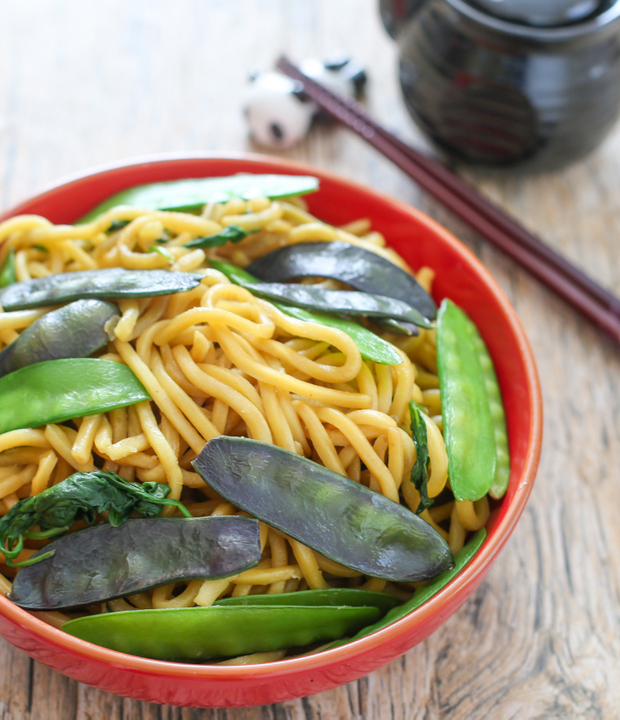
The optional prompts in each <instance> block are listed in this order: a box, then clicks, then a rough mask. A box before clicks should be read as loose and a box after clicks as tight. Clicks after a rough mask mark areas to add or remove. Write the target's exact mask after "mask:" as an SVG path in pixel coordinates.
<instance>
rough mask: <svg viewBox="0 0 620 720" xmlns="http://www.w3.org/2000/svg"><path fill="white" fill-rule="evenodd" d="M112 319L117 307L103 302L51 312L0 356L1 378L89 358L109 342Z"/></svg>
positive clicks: (79, 303)
mask: <svg viewBox="0 0 620 720" xmlns="http://www.w3.org/2000/svg"><path fill="white" fill-rule="evenodd" d="M115 317H116V318H118V317H120V312H119V309H118V307H117V306H116V305H114V304H113V303H109V302H105V301H103V300H76V301H75V302H72V303H70V304H69V305H65V306H64V307H61V308H58V310H52V311H51V312H49V313H47V315H43V317H40V318H39V319H38V320H35V322H33V323H32V325H31V326H30V327H28V328H26V329H25V330H24V331H23V332H22V333H21V334H20V336H19V337H18V338H16V339H15V340H14V341H13V342H12V343H11V344H10V345H9V346H8V347H6V348H5V349H4V350H3V351H2V352H1V353H0V377H2V376H3V375H8V373H11V372H13V371H14V370H19V368H22V367H26V365H34V363H39V362H45V361H46V360H59V359H61V358H84V357H88V356H89V355H92V354H93V353H94V352H95V351H96V350H99V348H102V347H103V346H104V345H106V344H107V342H108V341H109V339H110V338H109V336H108V333H107V332H106V325H107V324H108V323H109V322H110V320H112V318H115Z"/></svg>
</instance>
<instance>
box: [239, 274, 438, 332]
mask: <svg viewBox="0 0 620 720" xmlns="http://www.w3.org/2000/svg"><path fill="white" fill-rule="evenodd" d="M245 287H246V288H247V289H248V290H249V291H250V292H251V293H253V294H254V295H258V296H259V297H263V298H265V299H266V300H276V301H279V302H281V303H284V304H285V305H295V306H296V307H300V308H304V309H305V310H314V311H318V312H332V313H335V314H337V315H354V316H358V317H365V318H373V319H374V318H377V319H391V320H401V321H403V322H407V323H412V324H413V325H417V326H418V327H423V328H432V327H433V325H432V323H431V322H429V321H428V320H426V318H424V317H423V316H422V314H421V313H420V312H419V311H418V310H416V309H415V308H414V307H412V306H411V305H408V304H407V303H405V302H402V301H400V300H395V299H394V298H390V297H388V296H387V295H371V294H370V293H367V292H359V291H358V290H328V289H327V288H324V287H321V286H319V285H301V284H300V283H292V284H286V283H251V284H248V285H246V286H245Z"/></svg>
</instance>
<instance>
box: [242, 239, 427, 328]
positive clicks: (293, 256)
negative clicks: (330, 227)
mask: <svg viewBox="0 0 620 720" xmlns="http://www.w3.org/2000/svg"><path fill="white" fill-rule="evenodd" d="M248 272H250V273H252V275H256V276H257V277H258V278H260V279H261V280H263V281H264V282H285V281H287V280H294V279H296V278H301V277H315V276H316V277H326V278H332V279H334V280H339V281H340V282H343V283H346V284H347V285H350V286H351V287H352V288H355V290H361V291H362V292H366V293H371V294H373V295H386V296H388V297H391V298H394V299H396V300H400V301H402V302H405V303H407V304H408V305H411V306H413V307H414V308H416V309H417V310H419V311H420V313H422V315H423V316H424V317H425V318H428V319H430V320H432V319H433V318H434V317H435V315H436V313H437V306H436V305H435V302H434V300H433V298H432V297H431V296H430V295H429V294H428V293H427V292H426V290H424V288H423V287H422V286H421V285H420V284H419V283H418V282H417V280H416V279H415V278H414V277H413V276H412V275H410V274H409V273H407V272H405V271H404V270H401V268H399V267H397V266H396V265H394V263H391V262H390V261H389V260H387V259H386V258H384V257H381V255H377V254H376V253H373V252H371V251H370V250H365V249H364V248H361V247H358V246H356V245H351V244H350V243H346V242H340V241H334V242H304V243H298V244H295V245H287V246H286V247H282V248H279V249H277V250H274V251H272V252H270V253H267V255H264V256H263V257H262V258H259V259H258V260H255V261H254V262H253V263H252V264H251V265H250V266H249V267H248Z"/></svg>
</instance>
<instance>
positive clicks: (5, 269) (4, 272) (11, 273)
mask: <svg viewBox="0 0 620 720" xmlns="http://www.w3.org/2000/svg"><path fill="white" fill-rule="evenodd" d="M14 282H17V276H16V275H15V249H14V248H10V249H9V254H8V255H7V256H6V260H5V261H4V263H3V264H2V268H0V288H3V287H7V286H8V285H12V284H13V283H14ZM5 310H6V308H5Z"/></svg>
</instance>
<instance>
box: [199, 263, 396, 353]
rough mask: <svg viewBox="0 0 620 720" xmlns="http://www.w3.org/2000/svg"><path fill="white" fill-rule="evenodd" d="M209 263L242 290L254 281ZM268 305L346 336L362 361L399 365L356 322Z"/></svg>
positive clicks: (247, 275) (231, 268) (378, 340)
mask: <svg viewBox="0 0 620 720" xmlns="http://www.w3.org/2000/svg"><path fill="white" fill-rule="evenodd" d="M209 264H210V265H211V266H212V267H213V268H215V269H216V270H219V271H220V272H221V273H223V274H224V275H226V277H227V278H228V279H229V280H230V281H231V282H234V283H235V284H237V285H241V286H242V287H247V285H248V284H249V283H255V282H256V278H255V277H254V276H252V275H250V273H248V272H246V271H245V270H242V269H241V268H238V267H237V266H236V265H231V264H230V263H227V262H224V261H222V260H209ZM271 304H272V305H274V306H275V307H277V308H278V310H280V311H281V312H283V313H285V314H286V315H290V316H291V317H294V318H297V320H302V321H303V322H312V323H316V324H317V325H324V326H326V327H331V328H334V329H336V330H340V331H341V332H343V333H345V335H348V336H349V337H350V338H351V339H352V340H353V342H354V343H355V344H356V345H357V348H358V350H359V351H360V355H361V356H362V357H363V358H364V360H370V361H371V362H376V363H379V364H380V365H400V363H401V362H402V359H401V357H400V355H399V354H398V353H397V352H396V350H395V349H394V347H393V346H392V345H391V344H390V343H389V342H387V341H386V340H383V338H380V337H379V336H378V335H375V333H373V332H371V331H370V330H367V329H366V328H365V327H363V326H362V325H359V324H358V323H356V322H353V321H351V320H344V319H343V318H340V317H337V316H335V315H328V314H327V313H317V312H310V311H309V310H303V309H302V308H298V307H293V306H291V305H283V304H282V303H278V302H273V301H272V302H271Z"/></svg>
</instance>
